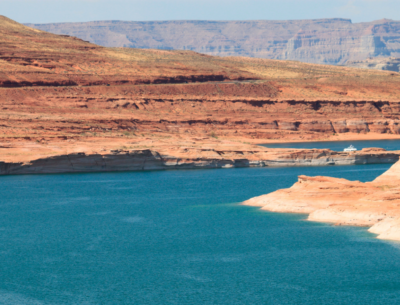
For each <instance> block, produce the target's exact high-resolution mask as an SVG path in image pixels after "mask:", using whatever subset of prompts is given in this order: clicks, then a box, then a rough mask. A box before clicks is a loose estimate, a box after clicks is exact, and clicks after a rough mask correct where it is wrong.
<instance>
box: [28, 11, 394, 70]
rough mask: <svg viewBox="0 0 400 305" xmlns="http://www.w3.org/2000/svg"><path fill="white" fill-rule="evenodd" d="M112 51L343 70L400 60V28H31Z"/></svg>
mask: <svg viewBox="0 0 400 305" xmlns="http://www.w3.org/2000/svg"><path fill="white" fill-rule="evenodd" d="M29 26H31V27H33V28H37V29H40V30H44V31H47V32H51V33H55V34H68V35H71V36H76V37H79V38H81V39H84V40H88V41H90V42H93V43H96V44H98V45H102V46H107V47H130V48H144V49H164V50H172V49H174V50H192V51H196V52H200V53H205V54H209V55H218V56H249V57H258V58H269V59H289V60H299V61H303V62H310V63H320V64H344V63H346V62H347V61H348V60H364V59H366V58H368V57H376V56H397V57H398V56H400V47H399V45H400V22H399V21H394V20H388V19H383V20H377V21H373V22H364V23H352V22H351V20H349V19H340V18H336V19H317V20H288V21H267V20H257V21H148V22H126V21H94V22H84V23H53V24H29Z"/></svg>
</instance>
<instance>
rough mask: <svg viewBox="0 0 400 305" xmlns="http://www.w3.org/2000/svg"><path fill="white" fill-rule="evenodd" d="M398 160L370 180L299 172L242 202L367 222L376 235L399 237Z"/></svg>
mask: <svg viewBox="0 0 400 305" xmlns="http://www.w3.org/2000/svg"><path fill="white" fill-rule="evenodd" d="M399 185H400V162H397V163H396V164H394V165H393V166H392V167H391V168H390V169H389V170H388V171H387V172H385V173H384V174H382V175H381V176H379V177H378V178H376V179H375V180H374V181H372V182H366V183H362V182H359V181H348V180H346V179H338V178H331V177H307V176H299V180H298V182H297V183H295V184H294V185H293V186H292V187H291V188H289V189H282V190H278V191H276V192H273V193H270V194H267V195H262V196H259V197H255V198H252V199H250V200H247V201H245V202H244V203H243V204H245V205H251V206H259V207H261V209H263V210H267V211H272V212H282V213H306V214H309V216H308V220H311V221H319V222H330V223H334V224H337V225H354V226H368V227H370V229H369V231H370V232H372V233H375V234H378V238H381V239H390V240H400V186H399Z"/></svg>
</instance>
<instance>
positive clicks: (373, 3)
mask: <svg viewBox="0 0 400 305" xmlns="http://www.w3.org/2000/svg"><path fill="white" fill-rule="evenodd" d="M399 12H400V0H0V15H4V16H7V17H9V18H11V19H14V20H16V21H18V22H21V23H54V22H84V21H95V20H126V21H149V20H289V19H319V18H348V19H351V20H352V21H353V22H368V21H373V20H378V19H382V18H388V19H395V20H399V19H400V15H399Z"/></svg>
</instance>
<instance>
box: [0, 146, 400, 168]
mask: <svg viewBox="0 0 400 305" xmlns="http://www.w3.org/2000/svg"><path fill="white" fill-rule="evenodd" d="M399 156H400V151H392V152H387V151H385V150H384V149H364V150H362V151H359V152H354V153H347V152H334V151H331V150H329V149H304V150H301V149H283V150H282V149H263V148H258V149H257V148H256V149H254V148H253V149H252V150H237V148H236V150H233V149H232V148H231V149H229V148H228V147H226V148H225V149H221V148H220V149H218V150H216V149H212V148H202V149H196V148H190V147H186V148H180V149H178V150H175V151H171V150H169V151H168V150H164V151H160V152H157V151H153V150H114V151H112V152H103V153H102V154H99V153H92V154H85V153H70V154H66V155H57V156H52V157H47V158H40V159H36V160H32V161H26V162H0V175H15V174H54V173H74V172H107V171H137V170H166V169H206V168H233V167H284V166H326V165H356V164H373V163H394V162H397V161H398V160H399Z"/></svg>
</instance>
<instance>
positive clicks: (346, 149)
mask: <svg viewBox="0 0 400 305" xmlns="http://www.w3.org/2000/svg"><path fill="white" fill-rule="evenodd" d="M343 151H347V152H349V151H357V148H355V147H354V146H353V145H350V146H349V147H347V148H345V149H344V150H343Z"/></svg>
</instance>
